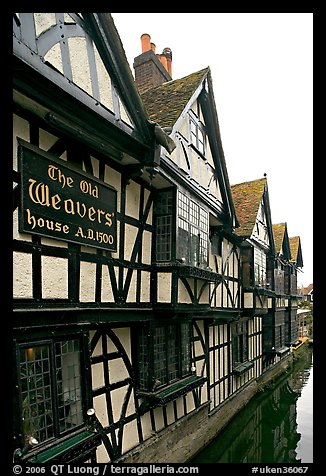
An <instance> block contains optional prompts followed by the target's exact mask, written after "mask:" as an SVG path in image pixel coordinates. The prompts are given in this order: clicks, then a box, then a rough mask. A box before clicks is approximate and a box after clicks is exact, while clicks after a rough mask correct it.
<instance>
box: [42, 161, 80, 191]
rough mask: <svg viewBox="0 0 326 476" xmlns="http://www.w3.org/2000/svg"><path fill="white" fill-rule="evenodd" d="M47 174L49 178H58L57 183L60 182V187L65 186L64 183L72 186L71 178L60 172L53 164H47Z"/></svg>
mask: <svg viewBox="0 0 326 476" xmlns="http://www.w3.org/2000/svg"><path fill="white" fill-rule="evenodd" d="M48 176H49V177H50V179H51V180H54V181H56V180H58V181H59V183H61V188H65V186H66V185H67V186H68V187H70V188H71V187H73V182H74V180H73V178H72V177H69V176H68V177H66V176H65V174H64V173H62V172H61V170H60V169H59V168H58V167H56V166H55V165H52V164H51V165H49V168H48Z"/></svg>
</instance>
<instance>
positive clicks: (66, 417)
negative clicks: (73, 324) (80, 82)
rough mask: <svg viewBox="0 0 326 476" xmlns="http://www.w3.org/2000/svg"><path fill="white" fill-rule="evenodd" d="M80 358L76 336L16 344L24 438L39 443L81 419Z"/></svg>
mask: <svg viewBox="0 0 326 476" xmlns="http://www.w3.org/2000/svg"><path fill="white" fill-rule="evenodd" d="M80 359H81V343H80V340H79V339H69V340H62V341H43V342H40V343H31V344H28V345H27V344H21V345H19V349H18V366H19V376H20V404H21V421H22V422H23V425H22V434H23V439H24V441H27V440H28V438H29V437H30V436H33V437H34V438H36V439H37V440H38V442H39V443H43V442H45V441H48V440H50V439H52V438H54V437H59V436H62V435H64V434H66V433H67V432H68V431H69V430H72V429H75V428H77V427H79V426H80V425H81V424H82V423H83V409H82V374H81V360H80Z"/></svg>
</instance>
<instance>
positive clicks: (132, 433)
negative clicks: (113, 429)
mask: <svg viewBox="0 0 326 476" xmlns="http://www.w3.org/2000/svg"><path fill="white" fill-rule="evenodd" d="M138 443H139V439H138V430H137V422H136V420H133V421H131V422H129V423H127V424H126V425H125V427H124V431H123V439H122V453H125V452H126V451H129V450H130V449H131V448H134V447H135V446H137V445H138Z"/></svg>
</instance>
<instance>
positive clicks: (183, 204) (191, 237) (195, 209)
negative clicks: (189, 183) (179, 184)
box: [177, 191, 209, 268]
mask: <svg viewBox="0 0 326 476" xmlns="http://www.w3.org/2000/svg"><path fill="white" fill-rule="evenodd" d="M177 215H178V244H177V245H178V246H177V257H178V259H181V260H182V262H183V263H184V264H189V265H191V266H196V267H200V268H205V267H207V265H208V228H209V225H208V213H207V211H206V210H205V209H204V208H202V207H201V206H200V205H198V203H196V202H195V201H194V200H192V199H191V198H189V197H188V196H187V195H185V194H184V193H182V192H181V191H178V197H177Z"/></svg>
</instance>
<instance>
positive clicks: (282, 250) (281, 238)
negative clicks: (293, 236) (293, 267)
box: [273, 223, 291, 260]
mask: <svg viewBox="0 0 326 476" xmlns="http://www.w3.org/2000/svg"><path fill="white" fill-rule="evenodd" d="M273 234H274V244H275V251H276V253H277V254H278V255H279V256H282V257H283V258H284V259H286V260H290V259H291V250H290V241H289V236H288V232H287V225H286V223H278V224H273Z"/></svg>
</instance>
